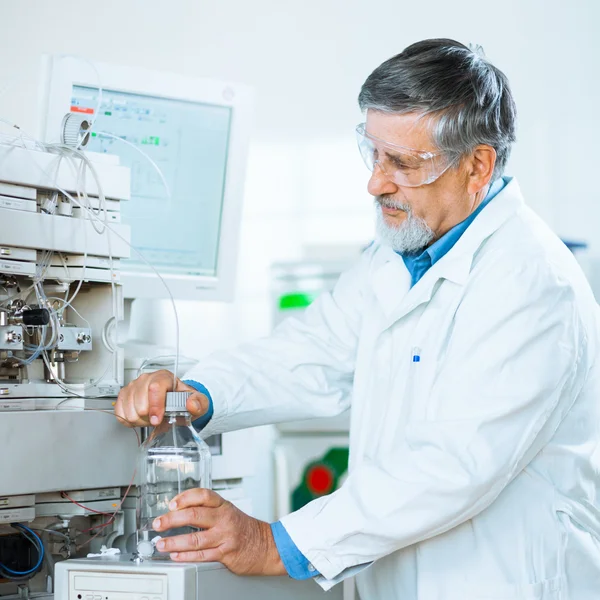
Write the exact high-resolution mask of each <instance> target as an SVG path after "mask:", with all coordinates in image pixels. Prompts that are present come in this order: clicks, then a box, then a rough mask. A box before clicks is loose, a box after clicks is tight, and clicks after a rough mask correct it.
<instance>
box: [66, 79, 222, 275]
mask: <svg viewBox="0 0 600 600" xmlns="http://www.w3.org/2000/svg"><path fill="white" fill-rule="evenodd" d="M97 105H98V90H97V89H95V88H93V87H87V86H80V85H74V86H73V92H72V98H71V111H72V112H77V113H84V114H85V113H87V114H90V115H92V114H94V113H95V112H96V109H97ZM231 113H232V109H231V107H227V106H218V105H211V104H203V103H200V102H189V101H183V100H176V99H169V98H163V97H155V96H148V95H142V94H132V93H126V92H117V91H111V90H110V89H104V90H103V91H102V100H101V105H100V107H99V114H98V116H97V118H96V121H95V125H94V130H95V131H94V133H92V137H91V139H90V141H89V143H88V145H87V146H86V150H90V151H92V152H106V153H110V154H116V155H118V156H119V157H120V159H121V164H122V165H124V166H126V167H129V168H130V169H131V200H130V201H128V202H123V203H121V218H122V221H123V222H124V223H126V224H128V225H131V226H132V229H131V231H132V245H133V246H134V247H135V248H136V249H137V250H139V251H140V252H141V253H142V254H143V255H144V257H145V258H146V259H147V260H148V261H150V262H151V263H152V265H153V266H154V267H155V268H156V269H157V270H158V271H159V272H161V273H164V274H173V275H192V276H198V275H202V276H209V277H215V276H216V275H217V259H218V250H219V239H220V228H221V219H222V211H223V195H224V188H225V176H226V166H227V155H228V148H229V140H230V130H231V116H232V115H231ZM102 132H107V133H111V134H113V135H116V136H118V137H120V138H123V139H124V140H126V141H127V142H130V143H131V144H133V145H134V146H136V147H137V148H139V149H140V150H142V151H143V152H145V153H146V154H147V155H148V156H149V157H150V158H152V160H153V161H154V162H155V163H156V164H157V165H158V167H159V168H160V170H161V171H162V173H163V175H164V177H165V179H166V181H167V184H168V185H169V188H170V191H171V201H170V203H169V200H168V196H167V193H166V191H165V188H164V185H163V183H162V181H161V179H160V177H159V175H158V174H157V172H156V171H155V169H154V168H153V167H152V165H151V164H150V163H149V162H148V161H147V160H146V159H145V158H144V157H143V156H142V155H140V154H139V153H138V152H136V151H135V150H134V149H133V148H131V147H130V146H128V145H127V144H124V143H122V142H120V141H119V140H115V139H113V138H110V137H108V136H106V135H103V133H102ZM123 269H124V270H126V271H133V272H144V271H147V270H148V267H147V266H146V265H145V264H144V262H143V261H141V260H140V259H139V257H137V256H136V255H135V254H132V258H131V259H129V260H127V261H124V264H123Z"/></svg>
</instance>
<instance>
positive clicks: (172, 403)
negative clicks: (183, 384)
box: [165, 392, 192, 412]
mask: <svg viewBox="0 0 600 600" xmlns="http://www.w3.org/2000/svg"><path fill="white" fill-rule="evenodd" d="M191 395H192V393H191V392H167V403H166V405H165V412H187V408H186V407H185V405H186V402H187V399H188V398H189V397H190V396H191Z"/></svg>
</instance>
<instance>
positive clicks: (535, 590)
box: [456, 577, 565, 600]
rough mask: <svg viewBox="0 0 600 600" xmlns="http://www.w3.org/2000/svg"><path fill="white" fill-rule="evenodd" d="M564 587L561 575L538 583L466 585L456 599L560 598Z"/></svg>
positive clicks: (558, 599)
mask: <svg viewBox="0 0 600 600" xmlns="http://www.w3.org/2000/svg"><path fill="white" fill-rule="evenodd" d="M564 588H565V585H564V579H563V577H554V578H553V579H546V580H544V581H540V582H538V583H527V584H520V585H507V584H497V585H494V584H493V583H489V582H488V583H485V584H481V585H480V584H473V585H470V586H468V587H466V588H465V589H464V590H463V591H462V592H461V593H460V594H459V595H457V596H456V600H459V598H460V600H562V598H563V597H564V596H563V595H562V594H561V590H563V589H564Z"/></svg>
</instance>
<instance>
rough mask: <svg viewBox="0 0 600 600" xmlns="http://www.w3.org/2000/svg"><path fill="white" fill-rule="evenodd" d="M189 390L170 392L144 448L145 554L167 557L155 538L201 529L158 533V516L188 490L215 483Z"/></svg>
mask: <svg viewBox="0 0 600 600" xmlns="http://www.w3.org/2000/svg"><path fill="white" fill-rule="evenodd" d="M188 396H189V393H188V392H170V393H169V394H167V404H166V409H165V417H164V419H163V422H162V423H161V424H160V425H159V426H158V427H156V428H155V429H154V430H153V431H152V433H151V434H150V436H149V437H148V439H147V440H146V441H145V442H144V444H143V445H142V447H141V450H140V465H139V469H140V480H139V481H140V490H139V491H140V496H139V502H138V511H137V519H138V523H137V529H138V543H137V548H138V554H139V555H140V556H141V557H143V558H149V557H151V556H153V557H157V558H159V557H161V556H162V557H164V556H165V555H164V554H161V553H159V552H158V551H157V550H156V548H155V546H154V543H153V542H152V540H153V539H154V538H156V537H157V536H159V535H160V537H169V536H174V535H183V534H186V533H191V532H192V531H197V528H195V527H179V528H177V529H170V530H168V531H164V532H163V531H161V532H160V533H156V532H154V531H153V528H152V523H153V521H154V519H156V518H157V517H160V516H161V515H164V514H165V513H168V512H169V502H171V500H173V498H174V497H175V496H177V495H178V494H180V493H181V492H183V491H185V490H190V489H193V488H198V487H201V488H208V489H210V487H211V454H210V449H209V447H208V445H207V444H206V443H205V442H204V441H203V440H202V438H200V436H199V435H198V432H197V431H196V429H195V428H194V426H193V425H192V419H191V416H190V414H189V413H188V412H187V410H186V408H185V405H186V401H187V398H188Z"/></svg>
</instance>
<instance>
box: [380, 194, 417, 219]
mask: <svg viewBox="0 0 600 600" xmlns="http://www.w3.org/2000/svg"><path fill="white" fill-rule="evenodd" d="M375 203H376V204H379V206H382V207H383V208H390V209H392V210H403V211H404V212H405V213H407V214H409V215H410V214H412V210H411V208H410V206H409V205H408V204H403V203H402V202H399V201H398V200H392V199H391V198H389V197H387V196H376V197H375Z"/></svg>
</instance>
